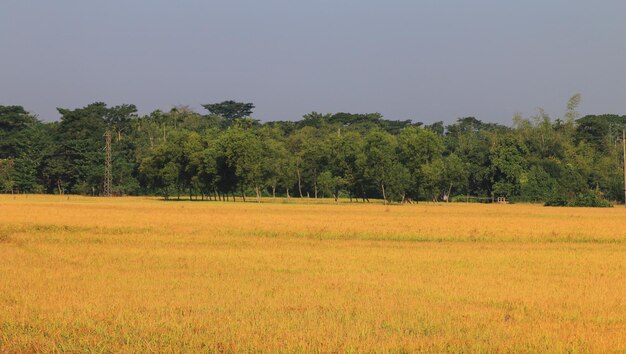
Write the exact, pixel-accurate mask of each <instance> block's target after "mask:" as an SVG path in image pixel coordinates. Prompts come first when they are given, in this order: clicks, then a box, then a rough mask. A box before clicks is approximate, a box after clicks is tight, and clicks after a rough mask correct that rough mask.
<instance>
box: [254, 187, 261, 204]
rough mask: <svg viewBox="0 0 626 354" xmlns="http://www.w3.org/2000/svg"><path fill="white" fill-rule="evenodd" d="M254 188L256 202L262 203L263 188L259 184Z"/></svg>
mask: <svg viewBox="0 0 626 354" xmlns="http://www.w3.org/2000/svg"><path fill="white" fill-rule="evenodd" d="M254 190H255V191H256V202H257V203H260V202H261V188H259V186H258V185H256V186H255V187H254Z"/></svg>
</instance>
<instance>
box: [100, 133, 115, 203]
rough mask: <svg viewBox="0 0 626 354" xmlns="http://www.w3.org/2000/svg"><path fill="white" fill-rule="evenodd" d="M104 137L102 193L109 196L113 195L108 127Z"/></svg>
mask: <svg viewBox="0 0 626 354" xmlns="http://www.w3.org/2000/svg"><path fill="white" fill-rule="evenodd" d="M104 139H105V142H106V145H105V148H104V186H103V187H104V188H103V189H102V195H103V196H105V197H111V196H112V195H113V192H112V190H111V184H112V182H113V173H112V167H111V130H110V129H109V128H107V130H106V133H104Z"/></svg>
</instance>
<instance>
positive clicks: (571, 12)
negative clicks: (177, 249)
mask: <svg viewBox="0 0 626 354" xmlns="http://www.w3.org/2000/svg"><path fill="white" fill-rule="evenodd" d="M624 14H626V1H623V0H598V1H588V0H524V1H502V0H492V1H488V0H472V1H470V0H456V1H453V0H423V1H420V0H407V1H401V0H385V1H383V0H309V1H300V0H263V1H259V0H223V1H207V0H204V1H201V0H179V1H171V0H108V1H84V0H56V1H44V0H40V1H34V0H2V1H1V2H0V104H2V105H22V106H24V107H25V108H26V109H27V110H29V111H30V112H32V113H35V114H37V115H38V116H39V118H40V119H42V120H44V121H51V120H56V119H59V114H58V113H57V111H56V107H63V108H78V107H82V106H85V105H87V104H89V103H92V102H96V101H102V102H106V103H107V104H109V105H117V104H122V103H132V104H136V105H137V106H138V108H139V111H140V113H142V114H147V113H149V112H151V111H153V110H155V109H163V110H169V109H170V108H171V107H173V106H175V105H189V106H190V107H192V108H193V109H195V110H197V111H198V112H206V111H204V110H203V108H202V107H201V104H206V103H214V102H220V101H223V100H227V99H233V100H238V101H245V102H253V103H254V104H255V105H256V109H255V111H254V114H253V117H254V118H256V119H259V120H262V121H269V120H297V119H300V118H301V117H302V115H304V114H306V113H308V112H311V111H317V112H321V113H328V112H352V113H368V112H380V113H382V114H383V115H384V116H385V118H388V119H402V120H404V119H411V120H413V121H420V122H425V123H432V122H435V121H440V120H443V121H444V122H447V123H451V122H453V121H454V120H456V119H457V118H458V117H466V116H474V117H477V118H478V119H481V120H483V121H487V122H497V123H502V124H507V125H510V124H511V122H512V117H513V115H514V114H515V113H517V112H519V113H522V114H523V115H524V116H526V117H530V116H532V115H533V114H535V113H536V109H537V108H538V107H542V108H544V109H545V110H546V111H547V112H548V113H550V114H551V115H552V117H553V118H556V117H560V116H562V115H563V113H564V110H565V105H566V103H567V100H568V98H569V97H571V96H572V95H573V94H575V93H580V94H581V95H582V103H581V106H580V107H579V111H580V113H581V114H602V113H616V114H626V21H624V20H623V17H624Z"/></svg>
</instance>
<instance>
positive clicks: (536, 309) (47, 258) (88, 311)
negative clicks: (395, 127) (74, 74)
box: [0, 196, 626, 352]
mask: <svg viewBox="0 0 626 354" xmlns="http://www.w3.org/2000/svg"><path fill="white" fill-rule="evenodd" d="M625 227H626V211H624V210H623V208H613V209H602V210H599V209H576V208H543V207H540V206H531V205H459V204H452V205H432V204H431V205H422V204H420V205H405V206H388V207H386V206H383V205H367V204H351V205H347V204H343V205H338V206H337V205H332V204H330V205H328V204H324V205H316V204H309V205H307V204H289V205H287V204H280V203H277V204H267V203H265V204H255V203H247V204H243V203H234V204H233V203H217V202H205V203H202V202H163V201H158V200H153V199H148V198H119V199H109V200H107V199H93V198H80V197H74V196H72V197H70V199H69V200H68V199H67V197H63V198H61V197H53V196H29V197H25V196H19V197H17V198H15V199H13V198H12V197H10V196H2V197H0V260H1V261H0V351H7V352H21V351H97V352H100V351H104V352H108V351H116V352H117V351H127V352H135V351H194V352H195V351H258V350H261V351H278V350H282V351H324V352H328V351H403V350H406V351H433V352H441V351H451V352H458V351H472V352H473V351H489V352H493V351H522V352H528V351H531V352H537V351H542V352H543V351H549V352H572V351H574V352H576V351H582V352H586V351H594V352H607V351H625V350H626V282H625V281H624V280H625V279H626V228H625Z"/></svg>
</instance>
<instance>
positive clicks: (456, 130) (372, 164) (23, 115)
mask: <svg viewBox="0 0 626 354" xmlns="http://www.w3.org/2000/svg"><path fill="white" fill-rule="evenodd" d="M579 101H580V96H579V95H575V96H573V97H572V98H571V99H570V100H569V102H568V104H567V106H566V110H565V113H564V115H563V117H561V118H556V119H553V118H551V117H550V116H549V115H548V114H547V113H546V112H544V111H543V110H541V109H539V110H538V112H537V113H536V114H535V115H534V116H532V117H528V118H526V117H522V116H521V115H516V116H515V117H514V118H513V124H512V126H504V125H500V124H494V123H486V122H482V121H480V120H479V119H476V118H474V117H464V118H458V119H457V120H456V121H455V122H454V123H452V124H449V125H445V124H444V123H443V122H436V123H433V124H429V125H424V124H422V123H419V122H412V121H410V120H388V119H385V118H383V117H382V115H380V114H378V113H371V114H351V113H335V114H321V113H317V112H312V113H309V114H306V115H304V116H303V118H302V119H300V120H298V121H270V122H259V121H257V120H254V119H251V118H250V116H251V114H252V112H253V109H254V105H253V104H252V103H243V102H235V101H225V102H220V103H213V104H206V105H203V107H204V108H205V109H206V110H207V112H205V113H198V112H195V111H193V110H191V109H189V108H188V107H185V106H179V107H174V108H172V109H171V110H170V111H169V112H164V111H160V110H156V111H153V112H152V113H150V114H148V115H139V114H137V108H136V107H135V106H134V105H129V104H124V105H118V106H112V107H108V106H107V105H106V104H104V103H101V102H96V103H93V104H90V105H87V106H85V107H82V108H77V109H65V108H59V109H58V111H59V113H60V114H61V119H60V120H59V121H55V122H42V121H40V120H39V119H38V118H37V117H36V116H34V115H32V114H30V113H28V112H27V111H26V110H25V109H24V108H23V107H21V106H0V191H2V192H5V193H57V194H65V193H75V194H84V195H100V194H101V193H102V188H103V175H104V148H105V140H104V134H105V131H106V130H107V129H108V130H110V131H111V133H112V136H113V139H112V156H113V157H112V171H113V191H114V193H115V194H117V195H161V196H163V197H164V198H191V199H208V200H225V201H226V200H233V201H234V200H236V198H239V199H245V198H246V196H247V197H248V198H260V197H262V196H271V197H287V198H321V197H324V198H335V200H338V198H350V200H351V201H369V199H370V198H380V199H383V200H384V201H385V202H416V201H419V200H428V201H441V200H459V199H461V200H463V201H472V200H480V199H481V198H483V199H485V200H486V199H491V198H495V197H506V198H508V199H509V200H513V201H529V202H543V203H546V204H547V205H590V206H606V205H608V201H617V202H623V201H624V193H623V192H624V191H623V185H624V182H623V181H624V180H623V174H622V171H623V165H622V164H623V159H622V156H621V152H622V148H621V143H622V142H621V139H622V136H621V132H622V129H624V128H626V116H618V115H589V116H585V117H580V115H579V113H578V112H577V106H578V104H579Z"/></svg>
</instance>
